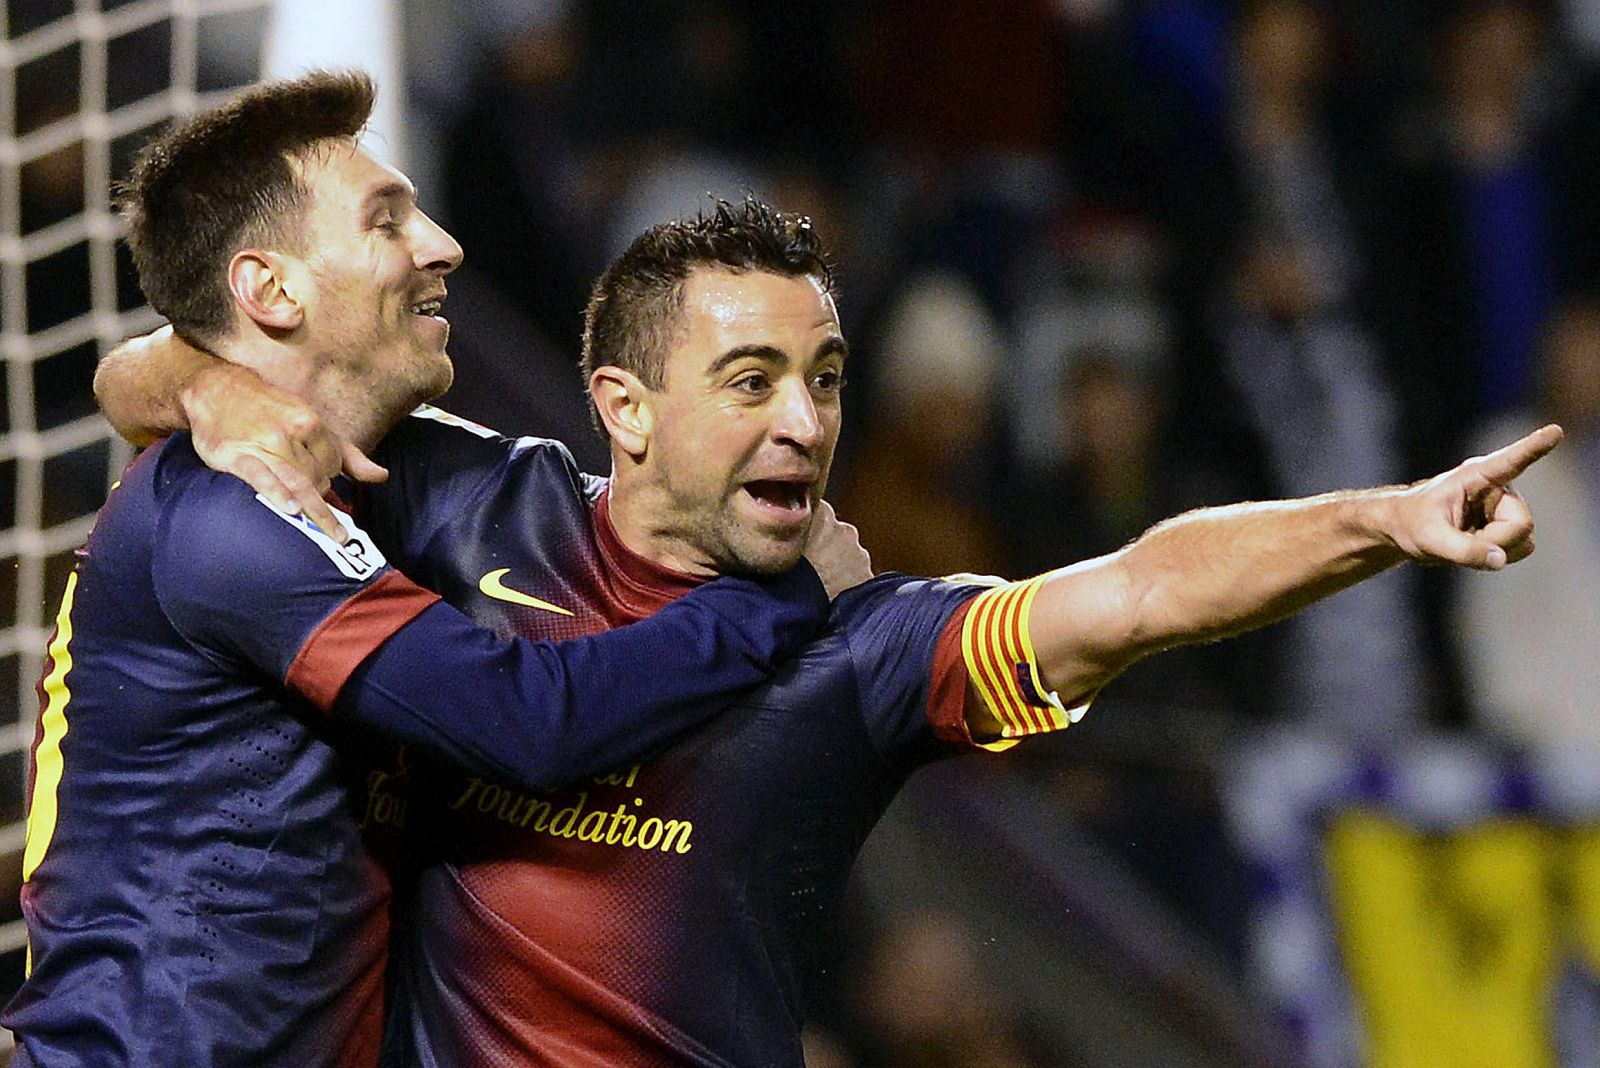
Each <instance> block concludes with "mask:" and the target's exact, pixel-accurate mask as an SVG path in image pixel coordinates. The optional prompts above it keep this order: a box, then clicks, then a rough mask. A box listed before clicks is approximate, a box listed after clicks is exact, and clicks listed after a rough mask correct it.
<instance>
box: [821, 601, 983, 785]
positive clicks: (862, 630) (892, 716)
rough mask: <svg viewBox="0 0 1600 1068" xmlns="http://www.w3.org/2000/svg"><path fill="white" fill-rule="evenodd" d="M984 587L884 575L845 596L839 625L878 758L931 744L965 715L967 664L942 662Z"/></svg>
mask: <svg viewBox="0 0 1600 1068" xmlns="http://www.w3.org/2000/svg"><path fill="white" fill-rule="evenodd" d="M981 592H982V587H980V586H972V585H967V584H965V583H960V582H950V581H945V580H942V579H913V578H908V577H907V576H904V575H884V576H880V577H878V578H876V579H873V580H872V581H871V582H868V583H866V584H865V585H862V586H858V587H856V588H855V589H853V590H849V591H847V592H846V593H844V594H843V595H841V596H840V598H839V600H838V603H837V607H836V609H835V620H836V623H837V625H839V626H840V627H841V629H842V630H843V632H844V635H845V640H846V642H847V644H848V646H849V649H850V656H851V660H852V661H853V664H854V667H855V674H856V681H857V688H858V692H859V695H860V702H861V714H862V717H863V719H864V721H865V724H866V728H867V732H868V734H870V735H871V737H872V740H873V743H874V745H875V746H876V747H877V749H878V751H879V753H881V754H883V755H884V756H885V757H892V756H896V755H898V754H900V753H903V752H905V751H907V750H909V749H910V748H912V747H914V746H927V745H928V744H930V743H932V742H933V740H934V738H935V734H934V729H933V728H934V724H935V722H939V721H942V720H944V719H947V718H948V717H949V716H950V715H951V712H952V710H954V714H955V715H957V716H959V714H960V712H959V710H960V707H961V702H962V701H963V700H964V698H965V694H966V670H965V665H964V664H962V663H961V662H960V660H959V659H956V660H954V661H952V660H950V658H949V657H939V656H938V655H937V654H938V653H939V652H940V649H941V637H942V635H943V634H944V633H945V631H946V629H947V626H948V624H949V623H950V622H951V620H952V619H953V618H954V617H956V616H957V614H958V613H960V612H961V611H962V610H963V608H964V607H965V606H966V605H967V603H968V602H969V601H971V600H972V599H973V598H974V597H976V596H977V595H978V594H979V593H981Z"/></svg>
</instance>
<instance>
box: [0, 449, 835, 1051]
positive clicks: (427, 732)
mask: <svg viewBox="0 0 1600 1068" xmlns="http://www.w3.org/2000/svg"><path fill="white" fill-rule="evenodd" d="M349 525H350V527H351V533H352V537H351V540H350V543H349V544H348V545H345V546H340V545H338V544H337V543H335V542H334V541H332V540H331V539H329V538H327V537H325V536H323V535H321V534H320V533H319V532H316V531H315V530H314V528H311V527H310V526H309V525H308V524H307V523H306V522H305V521H304V520H303V519H300V518H299V517H294V516H288V515H284V514H282V513H280V512H278V511H276V510H275V509H273V508H271V507H270V506H269V505H267V504H266V503H264V501H263V500H262V499H260V498H258V497H256V496H255V495H254V494H252V493H251V491H250V490H249V489H248V488H247V487H245V485H244V484H243V483H241V482H238V481H237V480H235V479H233V478H231V477H229V476H225V475H218V474H216V473H214V472H211V471H208V470H206V469H205V467H204V466H203V465H202V464H201V463H200V461H199V459H198V457H196V455H195V454H194V451H193V449H192V448H191V447H190V445H189V443H188V440H187V438H186V437H184V436H180V437H177V438H174V439H172V440H170V441H168V442H166V443H163V444H162V445H158V446H156V447H155V448H152V449H151V450H149V451H148V452H146V453H145V454H144V455H143V456H141V457H140V458H139V459H138V460H137V461H135V463H134V464H133V465H132V466H131V467H130V468H129V470H128V471H127V472H126V474H125V475H124V478H123V480H122V482H121V484H120V485H119V487H117V488H116V489H115V490H114V491H113V493H112V495H111V497H110V499H109V500H108V502H107V504H106V506H105V508H104V509H103V510H102V512H101V515H100V517H99V519H98V522H97V524H96V527H95V530H94V532H93V534H92V535H91V537H90V539H89V543H88V545H87V547H86V549H85V550H84V551H83V552H82V553H81V554H80V560H79V563H78V567H77V568H76V570H75V572H74V574H73V576H72V577H71V580H70V581H69V584H68V587H67V591H66V595H65V597H64V599H63V603H62V607H61V611H60V615H59V618H58V620H57V631H56V634H55V636H54V638H53V639H52V641H51V644H50V656H49V663H48V665H47V673H46V676H45V678H44V680H43V682H42V683H41V693H42V700H43V704H42V712H41V717H40V721H39V726H38V729H37V732H36V738H35V744H34V750H33V762H32V769H31V775H30V781H29V791H28V794H29V797H28V803H29V817H28V837H27V843H26V846H25V850H24V870H23V877H24V886H23V891H22V905H23V913H24V916H25V918H26V921H27V925H28V935H29V975H28V978H27V980H26V981H25V982H24V984H23V986H22V988H21V990H20V991H19V993H18V994H17V996H16V997H15V999H14V1000H13V1001H12V1002H11V1003H10V1005H8V1006H7V1008H6V1011H5V1015H4V1024H5V1026H7V1027H9V1028H11V1029H12V1030H13V1031H14V1032H15V1033H16V1036H17V1039H18V1043H19V1045H20V1047H21V1049H20V1052H19V1056H18V1061H17V1063H20V1064H33V1063H38V1064H90V1063H92V1064H128V1065H175V1066H176V1065H182V1066H193V1065H222V1064H229V1065H251V1066H258V1065H285V1066H294V1068H303V1066H311V1065H325V1064H326V1065H332V1064H338V1065H370V1064H372V1063H374V1062H375V1061H376V1059H377V1053H378V1045H379V1042H380V1037H381V1030H382V1019H381V1015H382V1007H383V1002H384V980H383V973H384V967H385V962H386V958H387V949H388V937H389V930H388V905H389V883H388V879H387V876H386V874H385V872H384V871H383V869H382V867H381V866H380V865H379V864H378V863H377V862H376V861H375V860H374V858H373V856H372V855H371V853H370V851H369V849H368V844H367V843H365V842H364V841H363V837H362V828H363V825H370V824H373V823H374V822H384V821H382V820H377V821H375V820H374V819H373V815H374V813H373V811H372V809H373V798H372V794H373V786H374V781H375V779H374V776H376V775H382V774H383V772H381V771H374V770H373V769H372V768H371V767H370V766H368V765H367V764H366V763H365V762H364V761H363V760H362V755H363V754H364V753H366V752H369V751H372V752H377V751H380V747H374V746H372V745H371V743H370V742H369V741H368V740H367V739H366V738H365V737H354V736H352V731H353V730H355V729H357V728H372V727H377V728H381V729H382V730H384V731H386V732H388V733H389V734H391V735H393V736H395V737H397V738H399V739H401V740H403V741H405V742H409V743H413V744H415V745H418V746H421V747H423V748H425V749H427V750H429V751H431V752H434V753H437V754H440V755H442V756H444V757H447V758H449V759H451V760H454V761H457V762H459V763H461V764H462V765H463V766H465V767H468V768H471V769H473V770H474V772H475V773H477V774H483V775H494V776H497V777H499V778H500V779H502V780H504V781H511V782H519V783H521V784H523V786H524V787H525V788H530V789H537V788H548V787H550V786H552V785H555V784H557V783H560V782H564V781H568V780H570V779H572V778H574V777H578V776H582V775H587V774H592V773H594V772H595V771H597V770H599V769H602V768H605V767H609V766H611V765H612V764H614V763H615V762H616V761H617V760H619V759H622V760H628V759H635V758H637V757H638V756H639V755H640V754H641V753H644V752H648V751H649V750H650V749H652V748H653V747H656V746H658V745H660V744H661V743H662V742H664V741H665V740H667V739H669V738H671V737H673V736H675V735H676V734H678V733H679V732H681V731H682V730H683V729H684V728H685V727H686V726H688V725H690V724H692V723H694V722H697V721H698V720H699V719H700V718H703V717H704V716H705V715H707V714H708V710H707V705H708V703H709V702H710V701H711V700H712V699H713V698H714V697H715V696H716V695H717V694H719V693H721V692H725V691H727V690H735V689H738V688H739V687H741V686H746V685H749V684H750V683H752V682H754V681H757V680H759V679H761V678H764V677H767V676H769V675H770V674H771V671H772V670H773V661H774V658H775V657H776V656H777V655H779V654H780V653H782V652H783V651H784V650H785V649H787V648H789V647H792V646H794V645H796V644H797V643H798V642H800V641H801V640H803V638H804V637H806V636H807V635H809V634H810V633H811V632H812V631H813V630H814V629H815V625H816V624H817V623H818V622H819V621H820V619H821V617H822V615H823V613H824V612H825V611H826V597H825V595H824V594H823V592H822V589H821V585H820V583H819V582H818V581H817V579H816V577H815V574H814V573H808V572H806V571H797V572H796V573H795V574H793V575H791V576H789V577H786V578H783V579H780V580H777V581H775V582H770V583H766V584H765V585H766V586H767V587H768V589H763V588H762V585H761V584H757V583H753V582H744V583H742V584H741V583H733V584H724V583H719V584H716V585H717V586H719V587H721V588H720V589H716V590H712V589H711V588H710V587H708V588H707V592H710V593H711V594H712V596H711V597H710V598H707V599H704V600H702V602H701V603H700V604H699V605H698V606H696V607H694V608H693V609H692V610H691V611H689V612H686V613H682V614H680V615H679V616H678V617H677V618H676V619H674V620H671V621H669V623H668V625H667V626H665V627H660V628H656V629H654V630H652V629H647V628H646V627H635V628H624V629H623V630H619V631H616V632H613V633H612V634H609V635H606V636H605V637H606V638H617V637H618V636H621V638H622V641H620V642H601V641H596V640H594V639H584V640H580V641H576V642H572V643H566V644H563V645H561V646H552V645H549V644H547V643H537V642H530V641H525V640H520V639H519V640H515V641H506V640H502V639H499V638H497V637H496V636H495V635H494V634H492V633H491V632H489V631H487V630H485V629H484V628H482V627H479V626H477V625H476V624H473V623H471V622H470V621H469V620H468V619H467V618H466V617H465V616H463V615H461V614H460V613H459V612H458V611H456V610H455V609H453V608H451V607H449V606H448V605H445V604H443V603H442V602H440V601H439V599H438V598H437V596H436V595H434V594H432V593H430V592H428V591H426V590H424V589H422V588H421V587H419V586H417V585H416V584H414V583H412V582H411V581H410V580H409V579H407V578H405V577H404V576H403V575H401V574H400V573H399V572H398V571H395V570H393V569H392V568H391V567H389V566H388V564H387V562H386V561H385V560H384V558H383V556H382V554H381V553H380V552H379V551H378V549H377V548H376V546H375V545H374V544H373V542H372V541H371V539H370V538H368V537H367V536H366V535H365V533H363V532H362V531H360V530H359V529H357V528H355V527H354V525H353V524H349ZM773 594H777V596H773ZM665 616H666V614H665V613H663V614H662V615H660V616H657V617H656V618H655V619H653V620H651V621H649V623H648V624H647V627H653V626H654V625H655V624H657V623H660V622H661V621H662V620H663V619H664V618H665ZM668 664H679V665H682V666H683V667H684V669H685V670H683V671H682V672H667V671H664V670H663V665H668ZM613 700H616V701H619V702H621V704H620V708H619V707H617V706H614V705H613ZM601 709H604V710H605V711H606V712H607V713H608V714H607V715H606V716H601V715H599V714H598V713H599V710H601ZM630 720H631V722H629V721H630ZM624 723H626V724H627V726H626V727H625V728H624V729H614V728H615V727H616V726H617V725H619V724H624ZM381 751H382V752H384V753H385V754H387V750H381ZM390 822H393V821H390Z"/></svg>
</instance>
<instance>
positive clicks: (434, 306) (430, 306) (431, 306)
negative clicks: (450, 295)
mask: <svg viewBox="0 0 1600 1068" xmlns="http://www.w3.org/2000/svg"><path fill="white" fill-rule="evenodd" d="M443 308H444V299H443V298H442V297H439V298H435V299H433V300H424V301H419V302H417V303H416V304H413V305H411V314H412V315H423V316H428V317H433V316H437V315H438V314H439V312H440V311H441V310H442V309H443Z"/></svg>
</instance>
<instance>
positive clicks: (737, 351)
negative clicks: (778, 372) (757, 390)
mask: <svg viewBox="0 0 1600 1068" xmlns="http://www.w3.org/2000/svg"><path fill="white" fill-rule="evenodd" d="M745 359H757V360H761V361H762V362H763V363H787V362H788V360H789V355H788V353H786V352H784V351H783V350H782V349H780V348H778V347H777V346H776V345H759V344H749V345H736V346H734V347H733V348H731V349H729V350H728V351H727V352H724V353H723V354H722V355H721V356H718V357H717V358H716V359H715V360H713V361H711V367H710V368H709V370H708V371H707V374H713V375H714V374H716V373H717V372H718V371H721V370H722V369H723V368H725V367H727V366H728V365H729V364H731V363H736V362H738V361H739V360H745Z"/></svg>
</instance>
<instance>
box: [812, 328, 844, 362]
mask: <svg viewBox="0 0 1600 1068" xmlns="http://www.w3.org/2000/svg"><path fill="white" fill-rule="evenodd" d="M829 356H837V357H839V360H840V362H843V361H844V360H847V359H849V358H850V346H849V345H847V344H845V340H844V338H842V337H840V336H839V335H837V334H835V335H834V336H833V337H830V338H828V339H827V340H826V341H824V342H823V343H822V344H820V345H818V346H817V351H816V353H815V355H813V356H812V357H811V362H812V363H815V362H817V361H818V360H825V359H827V358H828V357H829Z"/></svg>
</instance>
